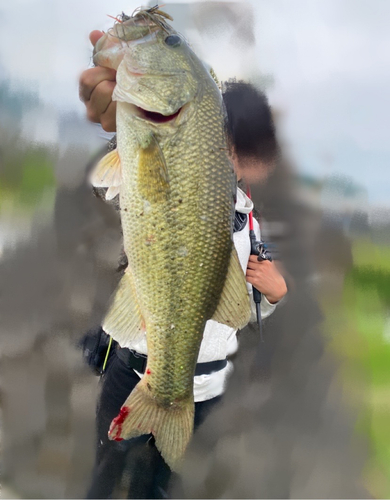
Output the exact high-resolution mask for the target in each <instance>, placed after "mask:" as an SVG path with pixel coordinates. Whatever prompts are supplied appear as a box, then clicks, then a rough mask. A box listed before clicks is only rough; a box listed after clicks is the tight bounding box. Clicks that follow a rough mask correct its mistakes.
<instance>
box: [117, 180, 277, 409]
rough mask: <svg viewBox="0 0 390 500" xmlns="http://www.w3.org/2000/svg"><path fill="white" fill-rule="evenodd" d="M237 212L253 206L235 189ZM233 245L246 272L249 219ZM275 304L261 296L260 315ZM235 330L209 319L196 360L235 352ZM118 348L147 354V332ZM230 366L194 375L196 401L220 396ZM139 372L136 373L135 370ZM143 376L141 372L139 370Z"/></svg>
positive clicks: (215, 357) (253, 308) (209, 358)
mask: <svg viewBox="0 0 390 500" xmlns="http://www.w3.org/2000/svg"><path fill="white" fill-rule="evenodd" d="M235 208H236V211H237V212H241V213H243V214H249V213H250V212H251V211H252V209H253V203H252V201H251V200H250V199H249V198H248V197H247V196H246V195H245V194H244V193H243V191H241V189H237V202H236V207H235ZM253 225H254V230H255V233H256V237H257V239H260V227H259V224H258V223H257V221H256V220H255V219H253ZM233 241H234V246H235V247H236V250H237V254H238V258H239V260H240V264H241V267H242V269H243V271H244V273H246V268H247V264H248V260H249V256H250V252H251V245H250V239H249V221H247V223H246V226H245V227H244V229H242V230H241V231H238V232H236V233H233ZM247 286H248V292H249V294H250V296H251V302H252V319H251V321H256V308H255V304H254V302H253V300H252V285H250V284H249V283H247ZM275 307H276V304H270V303H269V302H268V300H267V299H266V298H265V297H264V296H263V297H262V300H261V317H262V318H266V317H267V316H269V315H270V314H271V313H272V312H273V311H274V309H275ZM236 333H237V330H235V329H233V328H231V327H229V326H226V325H222V324H221V323H217V322H216V321H214V320H209V321H207V323H206V326H205V329H204V333H203V340H202V343H201V345H200V351H199V357H198V363H205V362H207V361H216V360H220V359H225V358H226V357H227V356H229V355H231V354H233V353H234V352H236V350H237V347H238V343H237V336H236ZM121 347H128V348H129V349H133V350H134V351H137V352H139V353H141V354H147V344H146V335H145V337H144V338H143V339H142V340H141V341H140V342H137V343H134V344H129V345H122V346H121ZM232 369H233V366H232V363H231V362H230V361H229V362H228V364H227V366H226V367H225V368H224V369H222V370H219V371H217V372H214V373H211V374H210V375H199V376H195V377H194V398H195V402H199V401H206V400H208V399H211V398H214V397H216V396H219V395H221V394H222V393H223V392H224V388H225V382H226V379H227V377H228V375H229V373H230V372H231V371H232ZM137 373H138V372H137ZM138 375H139V376H140V377H142V374H141V373H138Z"/></svg>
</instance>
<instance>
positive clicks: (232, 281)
mask: <svg viewBox="0 0 390 500" xmlns="http://www.w3.org/2000/svg"><path fill="white" fill-rule="evenodd" d="M250 317H251V305H250V298H249V294H248V289H247V286H246V280H245V275H244V273H243V271H242V267H241V265H240V261H239V260H238V255H237V251H236V249H235V248H234V247H233V251H232V254H231V257H230V263H229V268H228V273H227V276H226V280H225V285H224V288H223V290H222V294H221V298H220V300H219V303H218V306H217V309H216V310H215V312H214V314H213V317H212V318H211V319H213V320H214V321H217V322H218V323H222V324H224V325H227V326H230V327H232V328H235V329H239V328H243V327H244V326H245V325H246V324H247V323H248V322H249V320H250Z"/></svg>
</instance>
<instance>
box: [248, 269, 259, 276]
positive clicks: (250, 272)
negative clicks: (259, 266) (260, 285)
mask: <svg viewBox="0 0 390 500" xmlns="http://www.w3.org/2000/svg"><path fill="white" fill-rule="evenodd" d="M248 276H250V277H251V278H256V277H257V273H256V271H252V270H251V269H247V270H246V277H248Z"/></svg>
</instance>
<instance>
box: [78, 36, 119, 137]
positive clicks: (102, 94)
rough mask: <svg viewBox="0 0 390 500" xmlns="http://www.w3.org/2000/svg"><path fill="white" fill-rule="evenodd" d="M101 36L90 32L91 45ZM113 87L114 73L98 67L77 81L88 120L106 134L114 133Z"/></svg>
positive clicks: (88, 70) (90, 69) (114, 108)
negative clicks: (98, 124)
mask: <svg viewBox="0 0 390 500" xmlns="http://www.w3.org/2000/svg"><path fill="white" fill-rule="evenodd" d="M102 36H103V33H102V32H101V31H97V30H95V31H92V32H91V33H90V35H89V39H90V40H91V43H92V45H93V46H95V45H96V42H97V41H98V40H99V39H100V38H101V37H102ZM115 85H116V71H115V70H113V69H110V68H103V67H100V66H96V67H94V68H89V69H87V70H85V71H83V73H81V76H80V80H79V86H80V99H81V100H82V101H83V103H84V104H85V107H86V108H87V117H88V120H90V121H92V122H95V123H100V124H101V126H102V127H103V129H104V130H105V131H106V132H115V131H116V102H115V101H113V100H112V93H113V91H114V88H115Z"/></svg>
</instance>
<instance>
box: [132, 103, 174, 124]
mask: <svg viewBox="0 0 390 500" xmlns="http://www.w3.org/2000/svg"><path fill="white" fill-rule="evenodd" d="M137 109H138V112H139V116H140V118H143V119H144V120H147V121H149V122H153V123H166V122H170V121H172V120H174V119H175V118H176V117H177V116H178V115H179V113H180V111H181V109H182V108H180V109H178V110H177V111H176V113H174V114H173V115H162V114H161V113H156V112H155V111H147V110H146V109H142V108H140V107H139V106H137Z"/></svg>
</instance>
